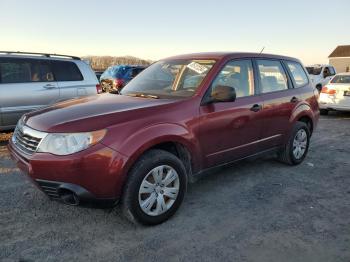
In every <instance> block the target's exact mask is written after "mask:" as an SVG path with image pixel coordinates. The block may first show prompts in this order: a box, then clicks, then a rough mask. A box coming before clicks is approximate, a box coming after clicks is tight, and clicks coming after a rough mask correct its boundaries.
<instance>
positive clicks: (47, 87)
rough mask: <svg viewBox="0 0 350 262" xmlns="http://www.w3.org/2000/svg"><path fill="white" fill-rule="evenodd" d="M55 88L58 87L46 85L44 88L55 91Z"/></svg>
mask: <svg viewBox="0 0 350 262" xmlns="http://www.w3.org/2000/svg"><path fill="white" fill-rule="evenodd" d="M55 87H56V86H55V85H53V84H47V85H44V88H46V89H53V88H55Z"/></svg>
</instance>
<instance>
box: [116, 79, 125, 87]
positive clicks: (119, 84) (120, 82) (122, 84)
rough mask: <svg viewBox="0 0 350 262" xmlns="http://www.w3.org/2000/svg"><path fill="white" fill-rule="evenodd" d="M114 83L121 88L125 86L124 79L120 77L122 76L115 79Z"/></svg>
mask: <svg viewBox="0 0 350 262" xmlns="http://www.w3.org/2000/svg"><path fill="white" fill-rule="evenodd" d="M114 84H115V86H116V87H117V88H121V87H123V86H124V80H123V79H120V78H117V79H115V80H114Z"/></svg>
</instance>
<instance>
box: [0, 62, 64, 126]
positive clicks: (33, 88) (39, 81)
mask: <svg viewBox="0 0 350 262" xmlns="http://www.w3.org/2000/svg"><path fill="white" fill-rule="evenodd" d="M0 72H1V82H0V104H1V111H2V121H3V125H4V126H8V127H11V126H15V125H16V123H17V121H18V120H19V118H20V117H21V116H22V115H23V114H24V113H26V112H29V111H32V110H35V109H38V108H41V107H45V106H47V105H49V104H52V103H54V102H55V101H56V100H58V98H59V89H58V87H57V83H56V81H55V80H54V76H53V73H52V70H51V69H50V65H49V64H48V63H46V62H45V61H40V60H39V59H24V58H1V60H0Z"/></svg>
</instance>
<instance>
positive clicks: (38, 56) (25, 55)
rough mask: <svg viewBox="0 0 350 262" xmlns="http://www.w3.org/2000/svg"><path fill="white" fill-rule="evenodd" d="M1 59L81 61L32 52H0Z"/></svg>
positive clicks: (72, 57) (57, 55) (75, 58)
mask: <svg viewBox="0 0 350 262" xmlns="http://www.w3.org/2000/svg"><path fill="white" fill-rule="evenodd" d="M0 56H1V57H9V58H14V57H15V58H32V59H49V60H67V59H69V60H81V59H80V57H77V56H71V55H61V54H49V53H33V52H20V51H0Z"/></svg>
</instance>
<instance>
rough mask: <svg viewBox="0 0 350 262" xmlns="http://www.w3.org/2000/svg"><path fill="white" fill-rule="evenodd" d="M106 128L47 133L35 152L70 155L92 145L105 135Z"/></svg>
mask: <svg viewBox="0 0 350 262" xmlns="http://www.w3.org/2000/svg"><path fill="white" fill-rule="evenodd" d="M106 132H107V131H106V130H99V131H94V132H86V133H70V134H67V133H49V134H47V136H46V137H45V138H44V139H43V141H42V142H41V143H40V145H39V148H38V151H37V152H46V153H51V154H54V155H61V156H62V155H70V154H73V153H76V152H79V151H82V150H84V149H86V148H88V147H89V146H92V145H94V144H96V143H98V142H99V141H101V140H102V138H103V137H104V136H105V135H106Z"/></svg>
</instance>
